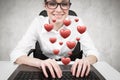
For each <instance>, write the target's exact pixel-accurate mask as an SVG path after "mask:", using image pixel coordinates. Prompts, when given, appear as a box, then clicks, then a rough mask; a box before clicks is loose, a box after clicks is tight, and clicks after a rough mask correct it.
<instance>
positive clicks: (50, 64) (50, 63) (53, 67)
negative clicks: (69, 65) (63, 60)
mask: <svg viewBox="0 0 120 80" xmlns="http://www.w3.org/2000/svg"><path fill="white" fill-rule="evenodd" d="M38 66H39V68H41V69H42V71H43V73H44V75H45V77H48V74H47V71H46V67H47V68H48V69H49V71H50V73H51V75H52V77H53V78H55V77H56V76H55V74H57V77H58V78H61V77H62V70H61V69H60V67H59V65H58V64H57V62H56V61H55V60H54V59H47V60H40V62H39V65H38Z"/></svg>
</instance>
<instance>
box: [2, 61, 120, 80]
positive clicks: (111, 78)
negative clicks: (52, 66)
mask: <svg viewBox="0 0 120 80" xmlns="http://www.w3.org/2000/svg"><path fill="white" fill-rule="evenodd" d="M58 63H59V64H61V62H58ZM72 63H73V62H71V64H72ZM17 66H18V65H14V64H12V63H11V62H10V61H0V80H7V79H8V78H9V76H10V75H11V74H12V73H13V71H14V70H15V69H16V68H17ZM93 66H94V67H95V68H96V69H97V70H98V71H99V72H100V73H101V74H102V75H103V76H104V77H105V79H106V80H120V73H119V72H118V71H117V70H115V69H114V68H113V67H111V66H110V65H109V64H107V63H106V62H97V63H95V64H94V65H93Z"/></svg>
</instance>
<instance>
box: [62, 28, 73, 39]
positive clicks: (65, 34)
mask: <svg viewBox="0 0 120 80" xmlns="http://www.w3.org/2000/svg"><path fill="white" fill-rule="evenodd" d="M70 34H71V31H70V30H69V29H61V30H60V35H61V36H62V37H63V38H67V37H68V36H69V35H70Z"/></svg>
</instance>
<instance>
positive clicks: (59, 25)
mask: <svg viewBox="0 0 120 80" xmlns="http://www.w3.org/2000/svg"><path fill="white" fill-rule="evenodd" d="M53 25H54V30H56V31H58V30H59V29H60V28H61V27H62V26H63V23H54V24H53Z"/></svg>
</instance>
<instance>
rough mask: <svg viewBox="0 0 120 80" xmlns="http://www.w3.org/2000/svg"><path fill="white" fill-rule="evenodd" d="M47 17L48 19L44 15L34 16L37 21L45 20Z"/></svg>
mask: <svg viewBox="0 0 120 80" xmlns="http://www.w3.org/2000/svg"><path fill="white" fill-rule="evenodd" d="M47 19H48V17H44V16H36V17H35V20H39V21H45V20H47Z"/></svg>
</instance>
